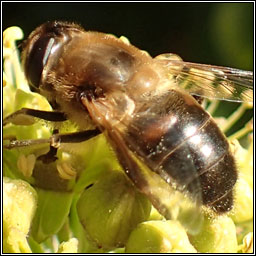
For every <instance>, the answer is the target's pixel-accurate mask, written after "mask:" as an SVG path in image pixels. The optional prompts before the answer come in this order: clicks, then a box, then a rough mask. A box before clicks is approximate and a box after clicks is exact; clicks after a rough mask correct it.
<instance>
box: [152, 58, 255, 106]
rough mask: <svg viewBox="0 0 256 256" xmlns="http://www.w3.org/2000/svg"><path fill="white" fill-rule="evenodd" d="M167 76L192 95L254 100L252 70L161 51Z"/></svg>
mask: <svg viewBox="0 0 256 256" xmlns="http://www.w3.org/2000/svg"><path fill="white" fill-rule="evenodd" d="M154 60H155V61H157V62H159V63H160V64H161V65H163V66H164V67H165V68H166V70H167V73H166V75H167V76H168V78H169V79H172V80H175V82H176V83H177V85H178V86H179V87H181V88H183V89H185V90H186V91H187V92H188V93H190V94H192V95H197V96H201V97H206V98H210V99H218V100H226V101H234V102H253V72H251V71H245V70H239V69H235V68H228V67H219V66H213V65H205V64H197V63H191V62H184V61H182V60H181V59H177V55H174V54H161V55H159V56H157V57H156V58H155V59H154Z"/></svg>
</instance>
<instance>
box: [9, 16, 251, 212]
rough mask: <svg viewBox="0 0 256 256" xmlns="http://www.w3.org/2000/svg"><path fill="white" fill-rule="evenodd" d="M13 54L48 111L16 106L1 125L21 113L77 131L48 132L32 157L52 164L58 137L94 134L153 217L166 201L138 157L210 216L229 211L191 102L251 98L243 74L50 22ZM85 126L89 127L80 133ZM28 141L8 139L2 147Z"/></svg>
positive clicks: (221, 155) (212, 148)
mask: <svg viewBox="0 0 256 256" xmlns="http://www.w3.org/2000/svg"><path fill="white" fill-rule="evenodd" d="M22 59H23V66H24V71H25V75H26V78H27V80H28V82H29V85H30V87H31V89H32V90H33V91H36V92H39V93H40V94H41V95H43V96H45V97H46V98H47V100H48V101H49V103H50V104H51V105H52V107H53V109H54V111H53V112H47V111H39V110H33V109H25V108H24V109H21V110H19V111H17V112H15V113H14V114H11V115H10V116H8V117H6V118H5V119H4V125H6V124H8V123H15V122H14V121H15V120H16V119H18V118H19V117H20V116H24V115H25V116H31V117H37V118H41V119H44V120H48V121H54V122H62V121H65V120H67V119H68V120H71V121H72V122H74V123H75V124H77V125H78V126H79V128H80V129H81V130H82V131H81V132H77V133H73V134H53V136H52V137H51V139H49V143H50V151H49V152H48V153H47V154H46V155H43V156H40V157H39V159H41V160H42V161H46V162H47V161H54V160H55V159H56V158H55V154H56V148H58V146H59V142H61V143H68V142H70V143H74V142H81V141H85V140H88V139H90V138H92V137H95V136H97V135H99V134H101V133H103V134H105V136H106V137H107V139H108V141H109V143H110V144H111V146H112V147H113V149H114V151H115V153H116V156H117V158H118V160H119V162H120V164H121V166H122V167H123V169H124V171H125V173H126V174H127V176H128V177H129V178H130V179H131V181H132V182H133V183H134V184H135V186H136V187H137V188H138V189H139V190H140V191H141V192H142V193H144V194H146V196H148V198H149V199H150V200H151V202H152V204H153V205H154V206H155V207H156V208H157V209H158V210H159V211H160V212H161V213H163V215H165V216H168V209H167V208H168V206H166V204H165V203H164V202H163V200H162V198H161V197H162V195H161V193H158V192H156V190H157V189H155V188H154V189H152V187H151V182H150V181H149V180H148V179H147V177H146V175H144V173H143V171H142V169H143V168H142V167H141V165H140V163H142V164H143V165H145V166H146V167H147V168H148V169H149V171H150V172H152V173H156V174H157V175H158V177H161V179H162V180H163V181H164V183H165V184H168V186H170V187H175V189H177V190H178V191H188V194H189V195H191V197H193V198H195V200H196V201H198V202H200V203H202V205H205V206H207V207H209V208H211V209H212V210H213V211H214V212H216V213H224V212H227V211H229V210H230V209H231V208H232V205H233V187H234V185H235V183H236V180H237V169H236V164H235V160H234V158H233V156H232V154H231V152H230V148H229V144H228V142H227V140H226V138H225V136H224V135H223V133H222V132H221V131H220V129H219V128H218V126H217V125H216V123H215V122H214V120H213V119H212V118H211V116H210V115H209V114H208V113H207V112H206V111H205V110H204V109H203V107H202V106H201V105H200V104H199V102H198V101H197V100H196V99H197V96H199V97H206V98H211V99H219V100H227V101H235V102H242V101H248V102H251V101H252V99H253V95H252V94H253V93H252V83H253V74H252V72H250V71H242V70H238V69H233V68H225V67H217V66H212V65H202V64H194V63H189V62H184V61H182V60H180V59H177V58H176V57H175V56H174V55H171V54H162V55H159V56H157V57H155V58H152V57H151V56H150V55H148V54H147V53H146V52H144V51H141V50H139V49H138V48H136V47H134V46H133V45H131V44H128V43H126V42H124V41H122V40H120V39H117V38H116V37H114V36H112V35H107V34H104V33H98V32H88V31H85V30H84V29H83V28H82V27H80V26H79V25H76V24H73V23H67V22H59V21H54V22H47V23H45V24H43V25H41V26H39V27H38V28H37V29H35V30H34V31H33V32H32V33H31V34H30V36H29V37H28V39H27V41H26V43H25V47H24V51H23V55H22ZM88 124H89V125H90V127H93V128H92V129H91V128H90V129H89V130H88ZM33 143H34V142H33V141H32V140H31V141H11V142H10V144H9V145H7V146H6V148H13V147H19V146H26V145H32V144H33Z"/></svg>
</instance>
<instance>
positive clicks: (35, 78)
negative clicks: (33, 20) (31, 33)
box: [25, 35, 55, 89]
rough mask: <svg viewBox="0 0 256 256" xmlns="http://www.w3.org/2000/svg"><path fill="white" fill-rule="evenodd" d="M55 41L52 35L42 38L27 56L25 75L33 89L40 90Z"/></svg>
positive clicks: (35, 43)
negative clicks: (45, 67)
mask: <svg viewBox="0 0 256 256" xmlns="http://www.w3.org/2000/svg"><path fill="white" fill-rule="evenodd" d="M54 41H55V40H54V38H53V37H52V36H50V35H44V36H40V37H39V38H38V39H37V41H35V42H34V44H33V46H32V48H31V50H30V52H29V54H28V55H27V56H26V60H25V74H26V77H27V79H28V82H29V85H30V86H31V87H32V89H33V88H39V85H40V81H41V76H42V73H43V69H44V66H45V65H46V63H47V60H48V58H49V55H50V53H51V49H52V47H53V45H54Z"/></svg>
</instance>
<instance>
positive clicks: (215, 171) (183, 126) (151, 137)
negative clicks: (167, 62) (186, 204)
mask: <svg viewBox="0 0 256 256" xmlns="http://www.w3.org/2000/svg"><path fill="white" fill-rule="evenodd" d="M156 106H157V107H156ZM127 135H128V136H127V138H128V140H129V145H130V146H131V150H133V151H135V153H136V154H137V155H139V156H140V157H142V159H143V160H144V162H145V163H146V164H147V166H148V167H149V168H151V170H153V171H155V172H157V173H159V175H160V176H161V177H162V178H163V179H165V180H166V181H167V182H168V183H170V184H171V185H173V184H174V185H175V186H176V187H177V188H178V189H181V190H184V189H186V190H187V191H188V192H189V193H190V194H191V195H192V196H193V197H195V198H198V197H200V198H201V200H202V203H203V204H204V205H208V206H209V207H211V208H212V209H213V210H214V211H216V212H218V213H221V212H226V211H229V210H230V209H231V208H232V204H233V195H232V189H233V186H234V184H235V182H236V179H237V172H236V167H235V163H234V159H233V156H232V155H231V153H230V151H229V145H228V142H227V140H226V138H225V136H224V135H223V134H222V132H221V131H220V130H219V128H218V127H217V125H216V124H215V122H214V121H213V119H212V118H211V117H210V116H209V114H207V113H206V112H205V111H204V110H203V109H202V107H201V106H200V105H199V104H197V103H196V101H195V100H194V99H193V98H192V97H191V96H189V95H186V94H183V93H181V92H178V91H175V90H172V91H171V92H170V93H168V95H166V96H161V98H159V99H158V104H154V109H153V108H151V109H150V111H149V110H148V107H147V112H143V111H141V112H139V113H138V115H137V119H136V120H135V121H134V122H133V123H132V124H131V125H130V127H129V130H128V134H127Z"/></svg>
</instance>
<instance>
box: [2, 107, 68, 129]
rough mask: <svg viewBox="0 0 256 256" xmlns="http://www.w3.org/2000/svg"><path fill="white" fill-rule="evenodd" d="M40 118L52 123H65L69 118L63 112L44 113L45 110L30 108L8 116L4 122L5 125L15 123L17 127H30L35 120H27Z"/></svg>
mask: <svg viewBox="0 0 256 256" xmlns="http://www.w3.org/2000/svg"><path fill="white" fill-rule="evenodd" d="M22 117H23V118H22ZM33 117H36V118H40V119H43V120H46V121H52V122H63V121H66V120H67V118H66V116H65V114H64V113H62V112H54V111H43V110H36V109H30V108H22V109H20V110H18V111H16V112H14V113H13V114H11V115H9V116H7V117H6V118H4V120H3V125H4V126H5V125H7V124H9V123H13V124H16V125H19V124H20V125H30V124H31V121H33V119H32V120H31V119H30V120H29V121H27V122H28V123H26V118H33Z"/></svg>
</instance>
